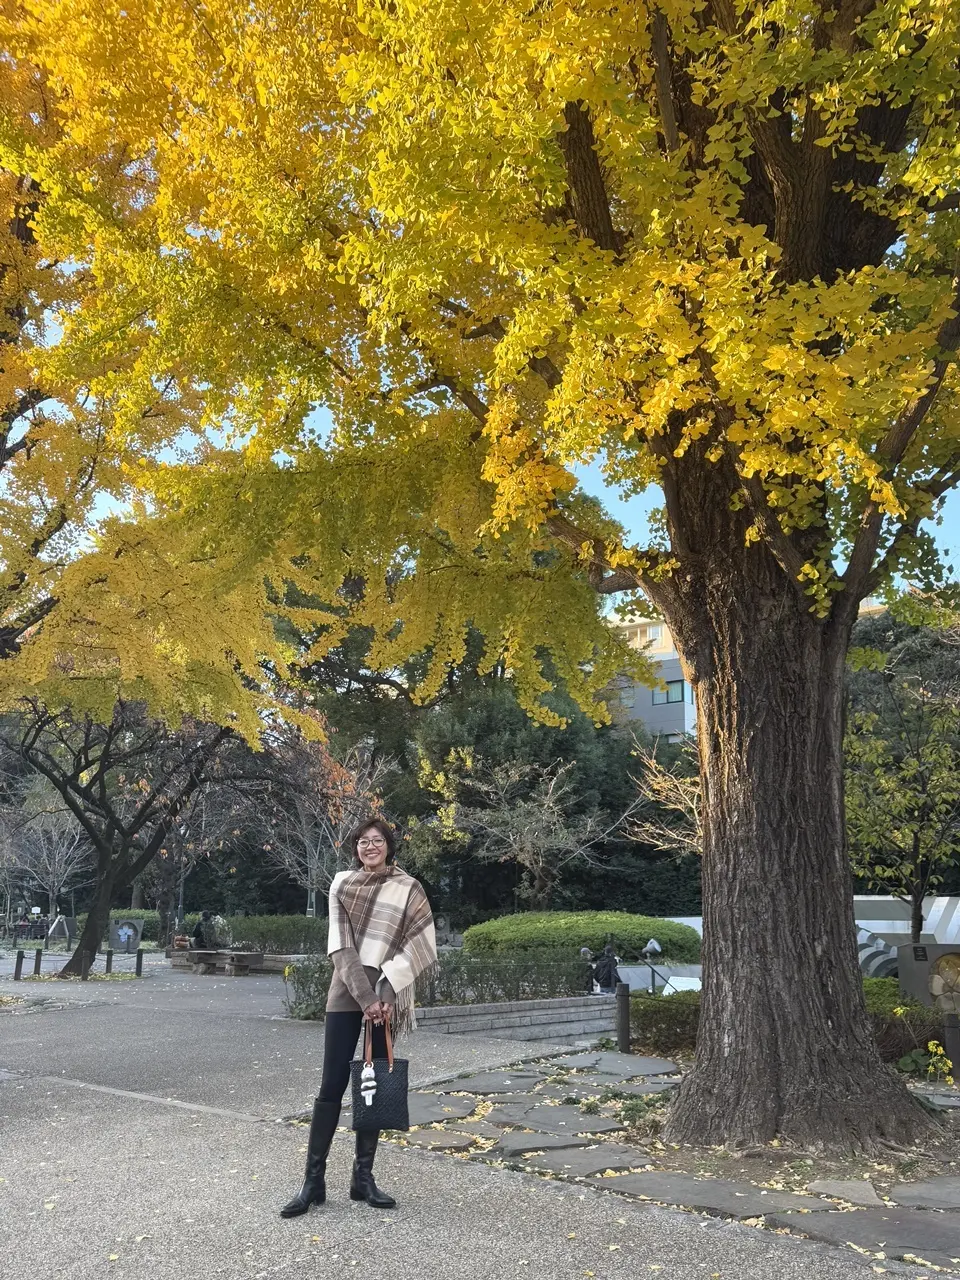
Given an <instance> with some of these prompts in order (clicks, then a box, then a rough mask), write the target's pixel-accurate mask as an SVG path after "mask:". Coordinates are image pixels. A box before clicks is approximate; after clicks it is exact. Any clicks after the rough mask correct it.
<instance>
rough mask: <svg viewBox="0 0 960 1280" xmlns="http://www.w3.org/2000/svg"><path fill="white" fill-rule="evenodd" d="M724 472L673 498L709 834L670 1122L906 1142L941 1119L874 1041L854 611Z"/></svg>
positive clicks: (682, 1128) (677, 599) (857, 1142)
mask: <svg viewBox="0 0 960 1280" xmlns="http://www.w3.org/2000/svg"><path fill="white" fill-rule="evenodd" d="M722 471H723V468H722V467H721V468H717V469H716V473H715V474H716V480H717V484H718V489H717V491H716V492H712V493H711V492H706V491H701V492H700V493H699V495H698V493H697V489H698V488H700V487H702V485H703V482H702V481H701V486H695V485H693V484H692V483H691V484H690V485H688V493H687V496H686V498H685V499H682V500H681V499H678V500H677V503H676V506H675V516H676V517H677V519H678V520H682V522H683V527H684V538H685V541H686V543H687V545H688V554H689V556H690V557H692V558H693V559H695V560H696V563H697V572H695V573H686V574H684V573H680V574H674V575H673V576H672V577H671V578H669V579H667V580H665V581H664V582H663V583H661V584H658V585H657V586H656V587H655V589H654V594H655V596H656V598H657V601H658V603H659V604H660V606H661V608H662V609H663V610H664V612H665V614H666V616H667V620H668V622H669V623H670V626H671V628H672V630H673V632H674V635H675V637H676V641H677V646H678V650H679V652H680V654H681V657H682V661H683V663H684V667H685V670H686V673H687V675H688V677H689V679H690V680H691V681H692V683H693V685H694V687H695V689H696V695H697V704H698V710H699V716H698V725H699V729H698V733H699V740H700V760H701V778H702V784H703V819H704V833H705V834H704V850H703V902H704V937H703V964H704V970H703V972H704V983H703V995H702V1006H701V1018H700V1031H699V1033H698V1041H697V1056H696V1065H695V1069H694V1071H693V1072H692V1073H691V1074H690V1075H689V1076H688V1077H687V1078H686V1079H685V1081H684V1083H683V1085H682V1087H681V1090H680V1094H679V1097H678V1099H677V1101H676V1103H675V1105H674V1107H673V1109H672V1112H671V1115H670V1119H669V1124H668V1127H667V1130H666V1136H667V1137H668V1139H669V1140H670V1141H674V1142H691V1143H696V1144H698V1145H703V1144H706V1145H712V1144H720V1143H725V1142H729V1141H731V1140H732V1141H740V1142H746V1143H762V1142H768V1141H769V1140H771V1139H772V1138H775V1137H786V1138H788V1139H789V1140H791V1141H794V1142H797V1143H799V1144H801V1145H814V1144H816V1143H818V1142H822V1141H823V1138H824V1134H829V1135H831V1138H830V1140H831V1141H832V1142H833V1143H834V1144H835V1145H836V1146H838V1147H847V1148H849V1149H852V1150H853V1149H855V1150H861V1151H862V1150H871V1149H873V1148H875V1147H876V1146H877V1145H878V1144H879V1143H880V1142H881V1141H882V1140H890V1141H893V1142H895V1143H902V1142H908V1141H911V1140H914V1139H915V1138H916V1137H917V1136H918V1135H919V1134H921V1133H922V1132H924V1131H925V1130H927V1129H928V1128H929V1125H930V1122H929V1120H928V1118H927V1116H926V1114H925V1113H924V1112H923V1111H922V1110H921V1108H920V1107H919V1106H918V1104H917V1103H916V1102H914V1101H913V1099H912V1098H911V1097H910V1095H909V1094H908V1092H907V1091H906V1089H905V1087H904V1085H903V1083H902V1081H901V1080H900V1079H898V1078H897V1076H896V1074H895V1073H894V1072H893V1071H892V1070H891V1069H890V1068H889V1067H887V1066H886V1065H885V1064H883V1063H882V1062H881V1060H880V1057H879V1054H878V1051H877V1047H876V1043H875V1040H874V1036H873V1033H872V1029H871V1025H870V1022H869V1019H868V1017H867V1013H866V1010H865V1007H864V999H863V986H862V982H861V976H860V969H859V965H858V962H857V954H856V929H855V924H854V915H853V889H852V877H851V872H850V865H849V860H848V857H847V853H846V847H845V836H844V817H843V787H842V779H843V769H842V741H843V670H844V662H845V657H846V652H847V647H848V644H849V639H850V630H851V627H852V623H853V620H854V618H855V616H856V610H855V608H851V609H847V610H838V611H836V612H834V613H832V614H831V616H830V618H829V619H828V620H821V619H819V618H818V617H816V616H815V615H814V614H813V613H812V612H811V611H810V607H809V606H810V601H809V599H807V598H806V597H805V596H804V595H803V594H802V592H801V591H800V590H799V589H798V588H797V586H796V584H795V583H794V582H792V581H791V580H790V579H789V578H788V577H787V576H786V575H785V574H784V573H783V571H782V569H781V567H780V565H779V564H778V563H777V562H776V560H775V558H774V556H773V554H772V553H771V551H770V549H769V548H768V546H767V545H766V544H765V543H762V542H754V543H750V544H748V543H747V541H746V539H745V537H744V529H743V517H742V516H740V515H738V514H737V513H735V512H731V511H730V510H729V503H728V502H727V501H723V500H722V498H723V493H722V486H723V484H724V479H723V477H722ZM710 475H711V473H710V472H709V471H708V470H706V469H703V470H702V471H701V476H705V477H708V478H709V477H710ZM710 487H711V488H712V485H711V486H710Z"/></svg>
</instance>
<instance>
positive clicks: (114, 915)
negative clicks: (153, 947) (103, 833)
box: [77, 910, 327, 956]
mask: <svg viewBox="0 0 960 1280" xmlns="http://www.w3.org/2000/svg"><path fill="white" fill-rule="evenodd" d="M110 919H111V920H143V922H144V923H143V940H144V942H157V941H159V937H160V914H159V912H157V911H146V910H137V911H111V912H110ZM199 919H200V912H199V911H191V912H189V914H187V915H186V916H184V919H183V931H184V933H187V934H191V935H192V934H193V931H194V929H195V928H196V924H197V921H198V920H199ZM86 920H87V917H86V916H85V915H83V916H79V917H78V918H77V927H78V929H80V930H82V929H83V926H84V924H85V923H86ZM220 932H221V933H225V935H226V936H225V937H222V938H219V939H218V940H219V941H220V942H221V943H222V945H223V946H234V945H236V946H238V947H239V946H241V945H242V944H244V943H246V944H247V946H246V950H248V951H263V952H264V953H265V954H267V955H281V956H288V955H297V956H299V955H312V954H313V953H314V952H317V951H326V949H327V920H326V917H325V916H322V917H321V916H317V917H312V916H300V915H296V916H227V917H226V929H225V930H223V929H221V931H220ZM106 940H107V939H106V936H104V939H103V941H104V942H106Z"/></svg>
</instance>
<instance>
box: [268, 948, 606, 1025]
mask: <svg viewBox="0 0 960 1280" xmlns="http://www.w3.org/2000/svg"><path fill="white" fill-rule="evenodd" d="M283 977H284V982H285V983H286V985H287V997H286V1006H287V1011H288V1012H289V1014H290V1016H291V1017H293V1018H304V1019H308V1018H317V1019H321V1020H322V1018H323V1016H324V1007H325V1004H326V999H327V992H328V991H329V989H330V980H331V978H332V977H333V966H332V964H331V963H330V961H329V960H328V959H327V957H326V956H311V957H310V958H309V959H307V960H301V961H298V962H297V963H295V964H289V965H287V968H286V970H285V971H284V975H283ZM591 989H592V974H591V972H590V969H589V966H588V965H585V964H584V963H583V962H582V961H581V960H580V958H579V957H576V958H575V959H571V957H570V956H569V954H568V953H566V952H564V953H562V954H561V955H560V956H555V955H552V954H551V953H549V952H547V953H544V954H542V955H541V954H536V953H534V954H531V953H524V954H521V955H514V956H466V955H464V954H463V952H461V951H444V952H441V954H440V957H439V961H438V965H437V972H436V973H435V974H430V975H424V976H423V977H421V978H418V979H417V989H416V1000H417V1004H418V1005H420V1006H421V1007H424V1006H431V1005H451V1004H456V1005H463V1004H498V1003H501V1002H503V1001H507V1000H554V999H559V998H560V997H562V996H583V995H587V994H588V993H589V991H590V990H591Z"/></svg>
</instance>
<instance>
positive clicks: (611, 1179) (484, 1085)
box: [393, 1051, 960, 1272]
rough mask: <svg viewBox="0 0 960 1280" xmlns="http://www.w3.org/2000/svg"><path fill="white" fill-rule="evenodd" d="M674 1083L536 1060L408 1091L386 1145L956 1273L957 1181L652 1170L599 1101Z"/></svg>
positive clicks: (657, 1074)
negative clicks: (766, 1180)
mask: <svg viewBox="0 0 960 1280" xmlns="http://www.w3.org/2000/svg"><path fill="white" fill-rule="evenodd" d="M678 1080H679V1075H678V1073H677V1068H676V1066H675V1064H674V1063H672V1062H668V1061H666V1060H664V1059H661V1058H643V1057H635V1056H631V1055H627V1054H619V1053H609V1052H599V1051H598V1052H584V1053H577V1054H565V1055H563V1056H557V1057H550V1058H544V1059H540V1060H539V1061H536V1062H526V1063H523V1064H522V1065H519V1066H517V1067H516V1069H514V1070H509V1069H508V1070H505V1071H487V1072H481V1073H476V1074H470V1075H464V1076H461V1077H459V1078H457V1079H454V1080H450V1081H446V1082H443V1083H439V1084H435V1085H432V1086H430V1087H429V1088H428V1089H425V1090H422V1091H419V1092H415V1093H413V1094H411V1099H410V1102H411V1123H412V1125H414V1128H413V1130H412V1131H411V1132H410V1133H409V1134H397V1135H394V1136H393V1140H394V1141H395V1142H397V1143H398V1144H400V1145H406V1146H415V1147H421V1148H427V1149H429V1150H433V1151H437V1152H444V1153H448V1154H452V1155H456V1156H458V1157H460V1158H464V1157H466V1158H467V1159H470V1160H474V1161H478V1162H483V1163H487V1164H495V1165H498V1166H500V1167H509V1168H512V1169H519V1170H524V1171H529V1172H532V1173H536V1174H541V1175H549V1176H551V1177H553V1178H556V1179H561V1180H563V1181H567V1182H573V1183H575V1184H578V1185H583V1186H589V1187H592V1188H596V1189H598V1190H603V1191H607V1192H611V1193H615V1194H616V1195H618V1196H623V1197H624V1198H626V1199H628V1200H633V1201H642V1202H646V1203H649V1202H653V1203H656V1204H660V1205H666V1206H680V1207H682V1208H685V1209H689V1210H692V1211H695V1212H698V1213H703V1214H710V1215H716V1216H718V1217H721V1218H728V1219H735V1220H739V1221H743V1222H749V1223H751V1225H759V1226H764V1225H766V1226H769V1227H773V1228H781V1229H783V1228H787V1229H789V1230H790V1231H791V1232H796V1233H798V1234H802V1235H804V1236H808V1237H811V1238H813V1239H817V1240H823V1241H826V1242H828V1243H831V1244H840V1245H846V1244H852V1245H855V1246H857V1248H858V1249H860V1250H862V1251H866V1252H867V1253H868V1254H872V1255H874V1256H876V1257H877V1258H886V1259H900V1260H904V1261H907V1262H921V1263H924V1264H926V1265H929V1266H936V1267H939V1268H941V1269H943V1270H945V1271H954V1272H960V1177H953V1176H950V1177H940V1178H931V1179H927V1180H926V1181H924V1182H916V1183H904V1184H901V1185H899V1186H896V1187H893V1188H892V1190H891V1192H890V1194H889V1196H888V1197H887V1198H886V1199H881V1197H880V1196H879V1195H878V1194H877V1192H876V1189H875V1188H874V1187H873V1185H872V1183H870V1182H869V1181H857V1182H853V1181H831V1180H824V1181H814V1182H811V1183H809V1184H808V1185H807V1189H806V1193H805V1194H804V1193H799V1194H798V1193H796V1192H787V1191H777V1190H771V1189H767V1188H764V1187H761V1186H757V1185H756V1184H754V1183H750V1182H746V1181H737V1180H733V1179H726V1178H718V1177H695V1176H693V1175H691V1174H686V1173H677V1172H675V1171H671V1170H664V1169H657V1168H656V1167H655V1162H654V1160H653V1159H652V1158H651V1155H650V1153H649V1152H648V1151H646V1150H642V1149H640V1148H639V1147H636V1146H631V1145H630V1144H629V1140H627V1141H624V1139H625V1138H627V1139H629V1133H628V1126H627V1125H626V1124H625V1123H624V1122H623V1121H622V1120H620V1119H618V1118H617V1117H616V1115H611V1114H609V1112H603V1113H601V1112H600V1107H599V1103H600V1102H601V1101H609V1100H612V1099H621V1100H622V1099H633V1098H642V1097H644V1096H650V1097H653V1096H655V1095H656V1094H657V1093H662V1092H664V1091H665V1090H668V1089H671V1088H674V1087H676V1085H677V1083H678ZM944 1098H945V1104H950V1103H951V1102H953V1101H954V1098H953V1095H951V1094H950V1093H947V1094H945V1095H944ZM588 1099H596V1100H597V1102H596V1103H594V1104H593V1105H591V1103H590V1102H588V1101H587V1100H588ZM585 1103H586V1105H584V1104H585Z"/></svg>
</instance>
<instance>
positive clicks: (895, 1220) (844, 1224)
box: [767, 1206, 960, 1271]
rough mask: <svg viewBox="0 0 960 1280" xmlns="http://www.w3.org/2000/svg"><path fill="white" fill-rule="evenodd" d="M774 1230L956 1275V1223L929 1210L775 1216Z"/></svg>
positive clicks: (959, 1257)
mask: <svg viewBox="0 0 960 1280" xmlns="http://www.w3.org/2000/svg"><path fill="white" fill-rule="evenodd" d="M767 1224H768V1225H769V1226H773V1227H789V1228H790V1229H791V1230H792V1231H801V1232H802V1233H803V1234H804V1235H806V1236H811V1237H812V1238H813V1239H814V1240H825V1241H827V1243H828V1244H840V1245H843V1244H852V1245H856V1246H857V1247H858V1248H860V1249H868V1250H870V1251H871V1252H872V1253H879V1252H882V1253H884V1254H885V1255H886V1257H888V1258H899V1259H903V1258H905V1257H907V1256H908V1255H909V1257H910V1258H911V1259H913V1258H919V1259H921V1260H922V1261H923V1262H926V1263H929V1264H930V1265H931V1266H934V1267H944V1268H945V1269H947V1270H948V1271H960V1217H958V1216H957V1215H956V1214H952V1213H931V1212H930V1211H929V1210H927V1209H901V1208H896V1207H893V1206H891V1207H890V1208H885V1209H855V1210H851V1211H849V1212H847V1213H843V1212H841V1213H804V1214H800V1213H775V1214H773V1215H772V1216H771V1217H768V1219H767Z"/></svg>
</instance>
